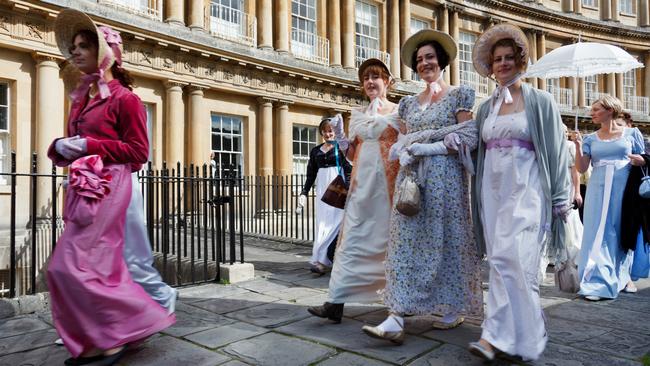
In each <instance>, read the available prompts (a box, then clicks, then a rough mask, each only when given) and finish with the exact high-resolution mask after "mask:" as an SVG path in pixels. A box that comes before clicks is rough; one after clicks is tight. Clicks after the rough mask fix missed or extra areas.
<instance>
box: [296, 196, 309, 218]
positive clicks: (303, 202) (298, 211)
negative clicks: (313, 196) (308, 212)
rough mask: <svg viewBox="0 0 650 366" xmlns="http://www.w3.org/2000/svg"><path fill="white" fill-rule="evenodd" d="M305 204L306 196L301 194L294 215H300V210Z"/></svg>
mask: <svg viewBox="0 0 650 366" xmlns="http://www.w3.org/2000/svg"><path fill="white" fill-rule="evenodd" d="M306 204H307V196H305V195H304V194H301V195H300V197H298V207H296V213H297V214H298V215H300V214H301V213H302V209H303V208H304V207H305V205H306Z"/></svg>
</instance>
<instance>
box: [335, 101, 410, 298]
mask: <svg viewBox="0 0 650 366" xmlns="http://www.w3.org/2000/svg"><path fill="white" fill-rule="evenodd" d="M397 120H398V116H397V113H391V114H389V115H386V116H382V115H375V116H369V115H367V114H365V113H362V112H359V111H356V110H353V111H352V118H351V121H350V139H351V140H355V139H356V140H357V141H358V142H359V144H358V145H357V148H356V149H357V153H356V156H355V160H354V167H353V168H352V179H351V182H350V189H349V191H348V200H347V202H346V203H345V213H344V216H343V225H342V227H341V233H340V237H339V243H338V246H337V248H336V256H335V258H336V260H335V261H334V267H333V268H332V277H331V278H330V283H329V298H330V302H333V303H337V304H341V303H346V302H356V303H372V302H376V301H379V300H380V295H379V291H380V290H383V289H384V287H385V285H386V272H385V267H384V261H385V260H386V248H387V246H388V238H389V233H388V229H389V226H390V225H389V224H390V212H391V211H390V210H391V205H392V196H393V188H394V185H395V176H396V175H397V171H398V169H399V163H398V162H389V161H388V151H389V149H390V147H391V145H392V144H393V143H395V141H396V140H397V131H398V130H397V128H398V127H397Z"/></svg>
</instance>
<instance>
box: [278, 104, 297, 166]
mask: <svg viewBox="0 0 650 366" xmlns="http://www.w3.org/2000/svg"><path fill="white" fill-rule="evenodd" d="M290 103H291V102H288V101H279V102H277V103H276V113H277V114H276V129H275V134H274V135H275V139H274V141H275V142H276V143H275V144H274V145H275V146H276V149H275V154H276V155H275V174H278V175H282V176H285V175H289V174H291V172H292V170H293V169H292V166H291V160H292V159H291V151H292V144H291V132H292V125H291V121H289V104H290Z"/></svg>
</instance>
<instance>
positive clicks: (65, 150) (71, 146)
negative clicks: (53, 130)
mask: <svg viewBox="0 0 650 366" xmlns="http://www.w3.org/2000/svg"><path fill="white" fill-rule="evenodd" d="M79 140H83V144H82V143H80V142H79ZM54 150H56V152H57V153H59V155H61V156H63V157H64V158H66V159H67V160H76V159H77V158H79V157H80V156H82V155H83V154H84V153H85V150H86V139H81V138H79V136H78V135H77V136H72V137H66V138H62V139H58V140H57V141H56V144H54Z"/></svg>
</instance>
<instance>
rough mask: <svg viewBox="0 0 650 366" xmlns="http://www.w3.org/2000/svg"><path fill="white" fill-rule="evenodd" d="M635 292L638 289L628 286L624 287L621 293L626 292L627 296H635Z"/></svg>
mask: <svg viewBox="0 0 650 366" xmlns="http://www.w3.org/2000/svg"><path fill="white" fill-rule="evenodd" d="M637 291H639V289H638V288H636V287H630V286H625V288H624V289H623V292H626V293H628V294H635V293H636V292H637Z"/></svg>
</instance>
